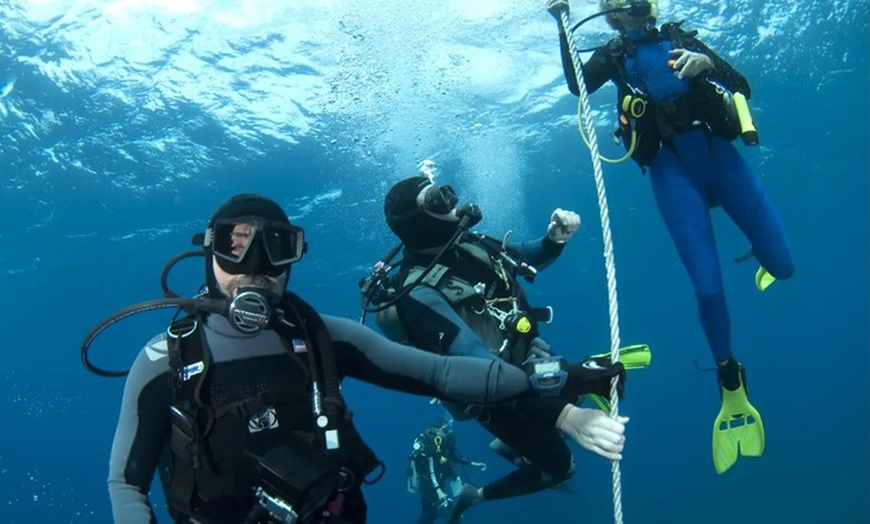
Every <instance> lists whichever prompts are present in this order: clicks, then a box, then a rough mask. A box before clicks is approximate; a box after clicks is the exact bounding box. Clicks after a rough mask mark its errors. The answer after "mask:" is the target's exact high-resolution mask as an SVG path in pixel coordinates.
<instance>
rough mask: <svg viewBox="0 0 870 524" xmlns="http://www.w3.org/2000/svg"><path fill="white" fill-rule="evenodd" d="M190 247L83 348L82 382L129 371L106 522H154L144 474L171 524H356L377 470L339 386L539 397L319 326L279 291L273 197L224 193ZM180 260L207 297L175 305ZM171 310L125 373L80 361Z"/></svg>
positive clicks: (349, 331)
mask: <svg viewBox="0 0 870 524" xmlns="http://www.w3.org/2000/svg"><path fill="white" fill-rule="evenodd" d="M194 244H196V245H198V246H201V249H200V250H196V251H190V252H187V253H183V254H181V255H179V256H177V257H175V258H174V259H173V260H171V261H170V262H169V263H168V264H167V266H166V268H165V269H164V271H163V275H162V277H161V284H162V286H163V291H164V294H165V295H166V297H167V298H165V299H160V300H152V301H148V302H143V303H141V304H137V305H134V306H130V307H128V308H125V309H123V310H121V311H119V312H117V313H115V314H113V315H111V316H110V317H108V318H107V319H106V320H104V321H103V322H102V323H100V324H99V325H98V326H97V327H95V328H94V329H93V330H92V331H91V332H90V333H89V334H88V335H87V337H86V338H85V341H84V343H83V344H82V361H83V363H84V365H85V367H86V368H87V369H88V370H90V371H92V372H94V373H97V374H99V375H101V376H110V377H111V376H124V375H127V381H126V386H125V389H124V396H123V400H122V403H121V411H120V415H119V418H118V424H117V429H116V431H115V436H114V442H113V444H112V452H111V460H110V466H109V468H110V471H109V478H108V487H109V494H110V497H111V504H112V512H113V516H114V520H115V522H119V523H147V522H154V521H155V518H154V513H153V511H152V508H151V505H150V502H149V497H148V494H149V491H150V486H151V481H152V477H153V476H154V472H155V471H158V473H159V475H160V480H161V484H162V487H163V490H164V493H165V495H166V500H167V502H168V504H169V511H170V514H171V515H172V517H173V519H174V520H175V521H176V522H197V523H202V524H211V523H228V522H229V523H232V522H244V523H248V524H254V523H267V522H281V523H291V524H292V523H299V524H305V523H307V524H326V523H330V524H339V523H364V522H365V521H366V513H367V508H366V503H365V499H364V497H363V493H362V489H361V485H362V484H363V483H371V482H375V481H377V479H378V478H380V475H379V474H378V473H380V474H381V475H382V474H383V464H382V463H381V462H380V461H379V460H378V459H377V457H376V456H375V454H374V453H373V452H372V450H371V449H370V448H369V447H368V446H367V445H366V444H365V442H364V441H363V439H362V438H361V437H360V435H359V434H358V433H357V431H356V430H355V428H354V425H353V422H352V418H351V412H350V411H349V410H348V408H347V405H346V403H345V400H344V398H343V396H342V394H341V390H340V382H341V380H342V379H343V378H345V377H348V376H350V377H354V378H357V379H359V380H363V381H365V382H369V383H371V384H375V385H379V386H382V387H386V388H390V389H394V390H398V391H403V392H406V393H410V394H415V395H425V396H435V397H437V398H443V399H452V400H454V401H462V402H483V403H489V402H499V401H508V400H511V399H513V398H517V399H519V398H523V397H524V396H529V397H532V398H534V397H538V396H539V393H538V392H537V391H536V390H534V389H532V388H531V387H530V382H529V378H528V376H527V373H525V372H524V371H523V370H519V369H516V368H514V367H512V366H509V365H503V363H501V362H485V361H481V360H480V359H473V358H444V357H438V356H435V355H428V354H424V353H421V352H419V351H416V350H411V348H408V347H405V346H401V345H399V344H395V343H393V342H391V341H389V340H387V339H385V338H383V337H381V336H380V335H378V334H377V333H375V332H374V331H373V330H371V329H368V328H366V327H365V326H361V325H359V324H357V323H356V322H353V321H351V320H347V319H341V318H337V317H332V316H327V315H320V314H318V313H317V312H316V311H315V310H314V309H313V308H312V307H311V306H310V305H309V304H308V303H306V302H305V301H303V300H302V299H301V298H300V297H298V296H297V295H295V294H294V293H291V292H289V291H287V290H286V289H285V288H286V285H287V283H288V279H289V276H290V271H291V269H292V265H293V264H294V263H296V262H298V261H299V260H300V259H301V258H302V256H303V254H304V253H305V252H306V250H307V244H306V242H305V236H304V231H303V230H302V229H301V228H300V227H298V226H295V225H293V224H291V223H290V220H289V219H288V218H287V215H286V213H285V212H284V211H283V209H282V208H281V206H279V205H278V204H277V203H275V202H274V201H272V200H269V199H267V198H264V197H262V196H258V195H251V194H243V195H237V196H234V197H232V198H231V199H230V200H229V201H227V202H226V203H225V204H223V205H222V206H221V207H220V208H219V209H218V210H217V211H216V212H215V214H214V216H212V218H211V219H210V220H209V222H208V226H207V229H206V231H205V233H204V234H203V233H200V234H197V235H195V236H194ZM193 255H200V256H204V257H205V280H206V285H205V286H204V287H203V288H202V290H201V292H200V294H199V295H198V296H196V297H194V298H183V297H181V296H179V295H178V294H177V293H175V292H173V291H172V290H171V289H169V287H168V285H167V284H166V278H167V275H168V273H169V271H170V270H171V268H172V267H173V265H174V264H175V263H176V262H178V261H179V260H181V259H183V258H185V257H187V256H193ZM169 307H171V308H174V309H177V310H178V313H177V316H176V319H174V320H173V322H172V323H171V324H170V326H169V327H168V329H167V330H166V332H165V333H163V334H160V335H158V336H156V337H154V338H153V339H152V340H151V341H149V342H148V343H147V344H146V345H145V347H144V348H143V349H142V350H141V351H140V352H139V355H138V357H137V358H136V360H135V362H134V363H133V366H132V368H131V370H130V371H129V373H128V372H126V371H117V370H105V369H102V368H99V367H97V366H96V365H94V364H93V363H92V362H91V360H90V358H89V356H88V350H89V348H90V345H91V343H92V342H93V341H94V339H95V338H96V337H97V336H98V335H99V334H100V333H101V332H103V331H104V330H105V329H106V328H108V327H109V326H111V325H114V324H115V323H116V322H118V321H120V320H122V319H124V318H127V317H129V316H131V315H133V314H136V313H138V312H141V311H151V310H154V309H158V308H169ZM605 378H606V379H608V380H609V377H607V373H598V374H594V373H584V372H582V371H581V370H576V371H574V370H572V372H571V373H570V376H569V379H568V380H569V383H571V386H570V388H569V389H572V390H573V391H574V392H575V393H577V392H584V391H587V390H590V389H591V390H595V389H600V386H599V385H598V384H597V381H598V380H599V379H602V380H603V379H605Z"/></svg>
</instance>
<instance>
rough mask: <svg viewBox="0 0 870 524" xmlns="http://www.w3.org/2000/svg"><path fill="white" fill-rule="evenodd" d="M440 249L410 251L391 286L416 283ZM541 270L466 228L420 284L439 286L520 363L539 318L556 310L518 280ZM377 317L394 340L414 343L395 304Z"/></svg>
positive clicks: (484, 336)
mask: <svg viewBox="0 0 870 524" xmlns="http://www.w3.org/2000/svg"><path fill="white" fill-rule="evenodd" d="M435 251H437V250H432V251H428V250H424V251H412V250H406V251H405V258H404V260H403V262H402V266H401V269H400V270H399V272H398V273H397V274H396V276H395V277H394V280H393V283H392V286H393V287H394V288H395V289H398V290H401V289H402V288H404V287H406V286H409V285H411V284H413V283H414V282H416V281H417V280H418V279H419V277H420V275H421V274H422V273H423V272H424V271H425V268H426V267H428V265H429V264H430V262H431V260H432V257H433V256H434V255H435ZM536 273H537V270H536V269H535V268H533V267H531V266H530V265H529V264H528V263H526V262H525V260H523V257H522V255H521V254H520V253H519V252H517V251H515V250H513V249H510V248H508V247H503V246H502V242H500V241H498V240H496V239H494V238H492V237H488V236H485V235H481V234H477V233H470V232H467V233H464V234H463V236H462V237H461V238H460V240H459V241H458V242H457V243H456V245H455V246H454V247H453V248H452V249H450V250H449V251H448V252H447V253H445V254H444V255H443V256H442V257H441V258H440V259H439V260H438V261H437V262H436V264H435V265H434V266H433V267H432V269H431V270H430V271H429V272H428V273H426V275H425V276H424V277H423V280H422V281H420V283H419V284H418V285H425V286H429V287H431V288H433V289H435V290H437V291H438V292H439V293H441V295H443V296H444V298H445V299H446V300H447V301H448V302H449V303H450V305H451V307H452V308H453V309H454V311H456V313H457V314H458V315H459V316H460V318H462V320H463V321H464V322H465V323H466V324H467V325H468V326H469V327H470V328H471V329H472V330H473V331H474V332H475V334H476V335H477V336H478V337H479V338H480V339H481V340H482V341H483V342H484V344H486V345H487V347H488V348H489V349H490V351H492V352H493V353H494V354H496V355H498V356H499V357H501V358H503V359H505V360H506V361H508V362H511V363H512V364H515V365H517V366H521V365H522V363H523V362H524V361H525V360H526V358H527V357H528V353H529V348H530V346H532V342H533V341H534V340H535V339H536V338H537V337H538V334H539V333H538V323H539V322H542V321H543V322H549V320H550V318H551V317H552V309H551V308H549V307H547V308H535V307H532V306H531V305H530V304H529V302H528V300H527V298H526V295H525V293H524V292H523V289H522V287H521V286H520V285H519V282H518V279H519V278H520V277H525V278H526V279H527V280H533V279H534V275H535V274H536ZM375 321H376V322H377V324H378V326H379V327H380V328H381V330H382V331H383V332H384V333H385V334H386V335H387V336H388V337H389V338H390V339H392V340H395V341H399V342H406V343H407V342H410V340H409V338H408V336H407V335H406V333H405V331H404V329H403V328H402V323H401V320H400V318H399V315H398V311H397V309H396V306H392V307H390V308H387V309H384V310H382V311H379V312H377V313H375Z"/></svg>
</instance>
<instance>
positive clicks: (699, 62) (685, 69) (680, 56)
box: [668, 49, 713, 80]
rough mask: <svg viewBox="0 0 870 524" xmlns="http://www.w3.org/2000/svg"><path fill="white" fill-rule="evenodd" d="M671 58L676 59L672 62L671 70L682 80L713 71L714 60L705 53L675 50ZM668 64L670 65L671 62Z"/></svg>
mask: <svg viewBox="0 0 870 524" xmlns="http://www.w3.org/2000/svg"><path fill="white" fill-rule="evenodd" d="M671 56H672V57H674V58H676V60H672V62H673V64H671V68H673V70H674V75H675V76H676V77H677V78H679V79H680V80H682V79H684V78H685V79H691V78H695V77H696V76H698V75H700V74H701V73H703V72H704V71H707V70H709V69H713V60H711V59H710V57H709V56H707V55H705V54H704V53H697V52H695V51H688V50H686V49H674V50H672V51H671ZM668 63H669V64H670V62H668Z"/></svg>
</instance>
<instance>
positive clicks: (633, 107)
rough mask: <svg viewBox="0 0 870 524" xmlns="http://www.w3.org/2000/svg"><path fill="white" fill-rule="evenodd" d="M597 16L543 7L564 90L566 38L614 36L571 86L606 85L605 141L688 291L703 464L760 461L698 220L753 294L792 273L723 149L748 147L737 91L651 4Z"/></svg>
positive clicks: (568, 65)
mask: <svg viewBox="0 0 870 524" xmlns="http://www.w3.org/2000/svg"><path fill="white" fill-rule="evenodd" d="M599 7H600V11H599V12H598V13H596V14H593V15H591V16H589V17H586V18H585V19H583V20H581V21H580V22H578V23H576V24H574V25H573V26H571V27H570V28H569V27H567V25H568V23H567V20H568V14H569V6H568V2H567V1H566V0H550V1H549V2H548V3H547V10H548V11H549V12H550V14H552V15H553V17H554V18H555V19H556V21H557V23H558V25H559V40H560V45H561V55H562V65H563V69H564V73H565V80H566V81H567V83H568V88H569V90H570V91H571V93H573V94H574V95H578V96H580V89H579V85H578V84H577V78H576V76H575V74H576V70H575V66H577V65H580V64H575V62H574V60H573V59H572V52H571V48H570V45H569V43H568V34H569V33H570V34H573V31H574V30H575V29H576V28H577V27H578V26H580V25H582V24H583V23H585V22H587V21H589V20H591V19H594V18H597V17H599V16H603V17H605V20H606V21H607V23H608V24H609V25H610V27H612V28H613V29H616V30H617V31H618V32H619V34H618V36H616V37H614V38H613V39H611V40H610V41H609V42H608V43H607V44H605V45H603V46H600V47H597V48H593V49H594V52H593V54H592V56H591V57H590V58H589V59H588V60H587V61H586V62H585V63H583V64H582V77H583V79H584V84H585V87H586V89H587V90H588V92H590V93H593V92H595V91H597V90H598V89H599V88H600V87H601V86H602V85H604V83H606V82H607V81H611V82H613V83H614V84H615V85H616V87H617V91H618V100H617V112H618V116H619V124H618V129H617V130H616V132H615V135H614V136H615V137H617V138H619V139H621V141H622V143H623V145H624V146H625V147H626V149H627V153H626V157H623V159H625V158H627V157H628V156H631V158H633V159H634V161H635V162H636V163H637V164H638V165H639V166H640V167H641V170H642V171H643V172H644V173H646V172H647V170H648V171H649V174H650V182H651V184H652V189H653V193H654V195H655V199H656V203H657V205H658V208H659V212H660V214H661V216H662V217H663V218H664V221H665V224H666V226H667V228H668V232H669V233H670V236H671V239H672V240H673V243H674V245H675V247H676V250H677V253H678V254H679V257H680V260H681V261H682V263H683V266H684V267H685V268H686V271H687V273H688V274H689V278H690V279H691V282H692V285H693V287H694V292H695V297H696V300H697V304H698V314H699V317H700V323H701V326H702V328H703V330H704V333H705V335H706V338H707V342H708V344H709V346H710V349H711V352H712V354H713V357H714V359H715V360H716V362H717V364H718V369H717V372H718V382H719V391H720V396H721V400H722V408H721V410H720V412H719V415H718V416H717V417H716V419H715V422H714V427H713V463H714V467H715V469H716V471H717V472H718V473H720V474H721V473H724V472H725V471H727V470H728V469H729V468H730V467H731V466H732V465H733V464H734V463H735V462H736V461H737V456H738V453H739V454H741V455H744V456H760V455H761V454H762V453H763V451H764V426H763V424H762V420H761V416H760V415H759V413H758V411H757V410H756V409H755V408H754V407H753V406H752V405H751V404H750V403H749V397H748V389H747V384H746V374H745V371H744V369H743V366H742V365H741V364H740V363H739V362H738V361H737V360H736V358H735V357H734V356H733V353H732V348H731V319H730V316H729V312H728V307H727V304H726V300H725V292H724V285H723V282H722V270H721V267H720V264H719V255H718V250H717V247H716V241H715V238H714V233H713V224H712V222H711V218H710V210H711V209H712V208H715V207H722V209H724V210H725V212H726V213H727V214H728V216H729V217H730V218H731V220H732V221H733V222H734V224H735V225H737V227H738V228H739V229H740V231H741V232H742V233H743V234H744V236H745V237H746V238H747V239H748V241H749V243H750V244H751V246H752V247H751V251H750V252H749V253H747V254H746V255H744V256H743V257H739V258H738V259H737V260H736V261H738V262H741V261H743V260H748V259H749V258H752V257H755V259H757V261H758V262H759V264H760V266H761V267H760V268H759V269H758V271H757V272H756V276H755V284H756V287H757V288H758V289H759V290H760V291H764V290H765V289H766V288H767V287H768V286H769V285H770V284H771V283H772V282H773V281H774V280H775V279H781V280H783V279H788V278H790V277H791V276H792V274H793V273H794V270H795V268H794V261H793V257H792V252H791V248H790V247H789V244H788V240H787V239H786V235H785V232H784V230H783V226H782V223H781V222H780V218H779V216H778V215H777V212H776V211H775V209H774V207H773V204H772V202H771V200H770V198H769V197H768V195H767V193H766V192H765V190H764V188H763V187H762V185H761V181H760V180H759V178H758V177H757V176H756V175H755V174H754V173H753V172H752V170H751V168H750V167H749V165H748V164H747V162H746V161H745V160H744V159H743V157H742V156H741V155H740V153H739V152H738V151H737V149H736V148H735V147H734V145H733V144H732V143H731V142H732V141H733V140H734V139H736V138H737V137H738V136H740V137H741V138H742V139H743V141H744V142H745V143H746V144H748V145H755V144H757V143H758V133H757V130H756V129H755V126H754V124H753V123H752V119H751V116H750V115H749V109H748V105H747V104H746V100H747V99H748V98H750V96H751V92H750V87H749V83H748V82H747V81H746V79H745V78H744V77H743V75H741V74H740V73H739V72H738V71H737V70H736V69H734V67H732V66H731V65H730V64H728V63H727V62H726V61H725V60H723V59H722V58H720V57H719V56H718V55H717V54H716V53H714V52H713V51H712V50H710V48H709V47H707V46H706V45H705V44H704V43H702V42H701V41H700V40H699V39H698V38H697V36H696V35H697V31H687V30H684V29H683V28H682V27H681V24H682V22H670V23H666V24H662V26H661V27H660V28H657V27H656V19H657V17H658V6H657V4H656V2H648V1H644V0H632V1H626V0H603V1H601V2H600V5H599ZM566 31H568V32H569V33H566ZM593 49H586V50H580V52H582V51H591V50H593ZM577 60H578V61H579V54H578V55H577ZM581 130H582V126H581ZM584 139H585V136H584ZM602 160H605V161H610V162H615V161H613V160H610V159H604V158H602Z"/></svg>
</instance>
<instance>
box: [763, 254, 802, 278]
mask: <svg viewBox="0 0 870 524" xmlns="http://www.w3.org/2000/svg"><path fill="white" fill-rule="evenodd" d="M765 269H767V270H768V271H770V274H771V275H773V276H775V277H776V279H777V280H788V279H790V278H791V277H792V276H794V272H795V267H794V260H792V258H791V257H788V259H787V260H785V261H784V262H782V263H781V264H778V265H777V267H775V268H773V269H771V268H765Z"/></svg>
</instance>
